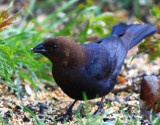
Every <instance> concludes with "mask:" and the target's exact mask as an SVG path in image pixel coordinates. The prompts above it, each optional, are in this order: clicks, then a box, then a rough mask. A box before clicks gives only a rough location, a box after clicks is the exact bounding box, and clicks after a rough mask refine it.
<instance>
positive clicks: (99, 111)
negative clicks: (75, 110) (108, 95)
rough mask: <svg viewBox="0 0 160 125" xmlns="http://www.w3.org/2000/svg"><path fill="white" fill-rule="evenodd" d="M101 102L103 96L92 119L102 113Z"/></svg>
mask: <svg viewBox="0 0 160 125" xmlns="http://www.w3.org/2000/svg"><path fill="white" fill-rule="evenodd" d="M103 100H104V96H103V97H102V99H101V102H100V104H99V107H98V109H97V110H96V111H95V112H94V114H93V117H95V116H96V115H98V114H100V113H104V110H103Z"/></svg>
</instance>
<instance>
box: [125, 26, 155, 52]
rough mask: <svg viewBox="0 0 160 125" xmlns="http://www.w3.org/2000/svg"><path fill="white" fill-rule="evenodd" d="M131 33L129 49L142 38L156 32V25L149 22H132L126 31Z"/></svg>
mask: <svg viewBox="0 0 160 125" xmlns="http://www.w3.org/2000/svg"><path fill="white" fill-rule="evenodd" d="M127 32H131V33H132V39H131V43H130V47H129V49H131V48H132V47H133V46H135V45H136V44H138V43H139V42H141V41H142V40H143V39H144V38H146V37H148V36H150V35H152V34H154V33H155V32H157V27H156V26H152V25H150V24H132V25H129V26H128V28H127V30H126V33H127Z"/></svg>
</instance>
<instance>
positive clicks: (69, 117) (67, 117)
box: [55, 112, 73, 122]
mask: <svg viewBox="0 0 160 125" xmlns="http://www.w3.org/2000/svg"><path fill="white" fill-rule="evenodd" d="M55 119H56V121H61V122H63V121H66V122H68V121H72V120H73V118H72V113H71V112H66V113H65V114H62V115H58V116H57V117H56V118H55Z"/></svg>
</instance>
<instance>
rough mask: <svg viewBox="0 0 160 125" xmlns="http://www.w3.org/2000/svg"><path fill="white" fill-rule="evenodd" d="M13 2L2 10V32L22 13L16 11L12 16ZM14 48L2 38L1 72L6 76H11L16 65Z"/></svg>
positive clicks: (0, 29)
mask: <svg viewBox="0 0 160 125" xmlns="http://www.w3.org/2000/svg"><path fill="white" fill-rule="evenodd" d="M12 5H13V2H11V4H10V6H9V7H8V9H6V10H4V11H2V12H0V32H2V31H4V30H7V27H8V26H9V25H11V24H12V22H13V21H14V20H15V19H16V17H17V16H18V15H19V14H20V12H19V13H16V14H15V15H13V16H10V14H9V10H10V8H11V6H12ZM12 56H13V50H12V49H10V48H9V47H8V46H6V45H5V41H4V40H2V39H1V40H0V74H2V75H5V76H10V75H12V73H13V70H12V68H13V67H14V63H13V61H12V59H11V58H12Z"/></svg>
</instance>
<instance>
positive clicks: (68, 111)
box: [55, 100, 77, 122]
mask: <svg viewBox="0 0 160 125" xmlns="http://www.w3.org/2000/svg"><path fill="white" fill-rule="evenodd" d="M76 102H77V100H75V101H74V102H73V103H72V105H71V106H70V107H69V109H68V110H67V112H66V113H65V114H62V115H59V116H57V117H56V118H55V120H56V121H61V122H62V121H72V119H73V118H72V108H73V106H74V104H75V103H76ZM67 116H68V117H67Z"/></svg>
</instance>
